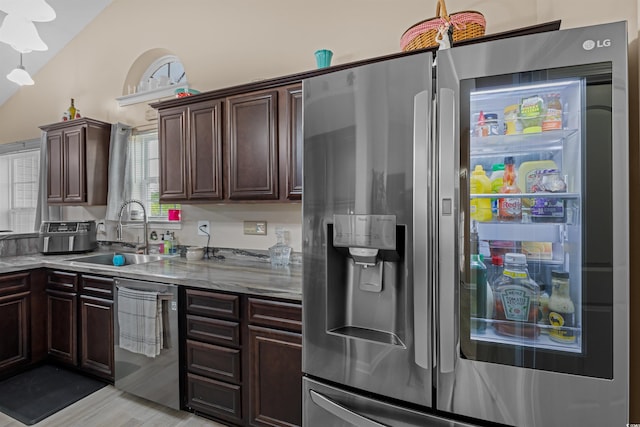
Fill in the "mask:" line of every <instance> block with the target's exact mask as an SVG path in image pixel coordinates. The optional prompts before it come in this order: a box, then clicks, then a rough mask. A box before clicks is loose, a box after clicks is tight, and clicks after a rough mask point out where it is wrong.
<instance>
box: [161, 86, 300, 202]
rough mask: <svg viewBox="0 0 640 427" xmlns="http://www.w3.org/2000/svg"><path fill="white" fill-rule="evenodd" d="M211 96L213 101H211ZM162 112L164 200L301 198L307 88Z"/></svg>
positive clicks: (191, 102) (236, 95) (227, 97)
mask: <svg viewBox="0 0 640 427" xmlns="http://www.w3.org/2000/svg"><path fill="white" fill-rule="evenodd" d="M212 98H213V97H212ZM198 99H202V97H201V96H199V97H193V99H183V100H182V101H181V102H180V103H179V105H175V104H174V103H171V106H170V107H168V108H164V107H163V106H162V105H161V104H156V105H154V107H156V108H158V118H159V122H158V136H159V139H160V169H161V170H160V200H162V201H166V202H181V203H189V202H191V203H197V202H207V201H217V200H229V201H269V200H271V201H287V200H299V199H300V198H301V195H302V185H301V183H302V157H301V155H302V152H301V146H302V104H301V101H302V85H301V84H300V82H299V81H298V82H295V83H293V84H288V85H282V86H276V87H270V88H268V89H265V90H258V91H249V92H243V91H237V92H233V93H231V92H230V93H226V94H223V95H222V96H220V97H219V98H215V99H210V100H202V101H199V102H198V101H197V100H198Z"/></svg>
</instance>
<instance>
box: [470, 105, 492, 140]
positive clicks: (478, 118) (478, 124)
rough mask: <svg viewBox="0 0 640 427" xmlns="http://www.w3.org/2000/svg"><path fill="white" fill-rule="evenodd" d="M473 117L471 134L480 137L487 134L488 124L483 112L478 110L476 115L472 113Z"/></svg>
mask: <svg viewBox="0 0 640 427" xmlns="http://www.w3.org/2000/svg"><path fill="white" fill-rule="evenodd" d="M474 118H475V123H474V126H473V135H474V136H480V137H483V136H489V125H487V120H486V118H485V116H484V112H482V111H480V112H479V113H478V114H477V115H474Z"/></svg>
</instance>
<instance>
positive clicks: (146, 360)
mask: <svg viewBox="0 0 640 427" xmlns="http://www.w3.org/2000/svg"><path fill="white" fill-rule="evenodd" d="M132 295H133V297H131V296H132ZM136 295H142V297H141V298H138V299H139V300H142V299H144V298H146V299H147V300H148V301H152V300H153V299H154V298H157V299H156V304H157V312H156V313H157V316H158V317H157V318H156V322H157V331H151V332H150V333H149V330H148V328H149V322H147V323H146V324H145V323H144V322H145V319H144V318H145V317H146V320H147V321H148V320H149V318H148V316H149V313H147V312H145V313H143V311H142V308H141V306H137V305H136V304H142V302H140V301H136V297H135V296H136ZM143 297H144V298H143ZM114 304H115V306H114V311H113V312H114V322H113V325H114V357H115V387H116V388H117V389H119V390H123V391H126V392H128V393H131V394H134V395H136V396H140V397H142V398H144V399H148V400H151V401H153V402H157V403H160V404H162V405H165V406H168V407H170V408H174V409H180V382H179V362H178V360H179V344H178V287H177V286H175V285H170V284H166V283H155V282H147V281H141V280H133V279H122V278H117V279H115V298H114ZM154 307H155V306H154ZM125 308H126V311H125ZM132 319H133V320H132ZM135 319H140V322H139V324H131V322H132V321H133V322H136V320H135ZM120 322H127V324H123V325H122V328H121V324H120ZM145 328H147V330H146V331H145V330H144V329H145ZM151 328H153V321H152V322H151ZM121 332H122V334H121ZM154 332H155V333H158V334H160V337H161V338H160V340H159V343H161V344H159V345H158V350H157V354H156V355H152V356H150V355H148V354H145V352H144V351H138V350H137V349H135V350H132V349H131V346H129V345H127V344H129V343H131V342H133V343H134V344H135V343H136V340H140V341H141V340H142V338H140V337H137V336H136V334H150V335H153V333H154ZM123 347H124V348H123ZM145 348H146V347H145ZM147 353H148V352H147ZM152 354H153V353H152Z"/></svg>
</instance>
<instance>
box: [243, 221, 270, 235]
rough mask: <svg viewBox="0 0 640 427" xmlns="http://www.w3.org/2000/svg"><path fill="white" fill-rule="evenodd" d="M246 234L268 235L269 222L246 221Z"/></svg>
mask: <svg viewBox="0 0 640 427" xmlns="http://www.w3.org/2000/svg"><path fill="white" fill-rule="evenodd" d="M244 234H248V235H252V236H265V235H266V234H267V221H245V222H244Z"/></svg>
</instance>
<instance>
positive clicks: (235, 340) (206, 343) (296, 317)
mask: <svg viewBox="0 0 640 427" xmlns="http://www.w3.org/2000/svg"><path fill="white" fill-rule="evenodd" d="M184 292H185V294H184V301H185V309H184V310H183V313H184V324H185V326H186V334H185V335H186V340H185V344H184V355H185V357H184V360H185V367H186V374H185V406H186V407H187V409H189V410H191V411H194V412H196V413H200V414H202V415H205V416H209V417H212V418H215V419H218V420H220V421H222V422H225V423H232V424H234V425H246V426H249V425H250V426H296V425H298V426H299V425H302V334H301V332H302V309H301V306H300V304H299V303H297V302H288V301H283V300H271V299H263V298H254V297H247V296H245V295H234V294H228V293H220V292H211V291H203V290H200V289H190V288H187V289H185V291H184Z"/></svg>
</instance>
